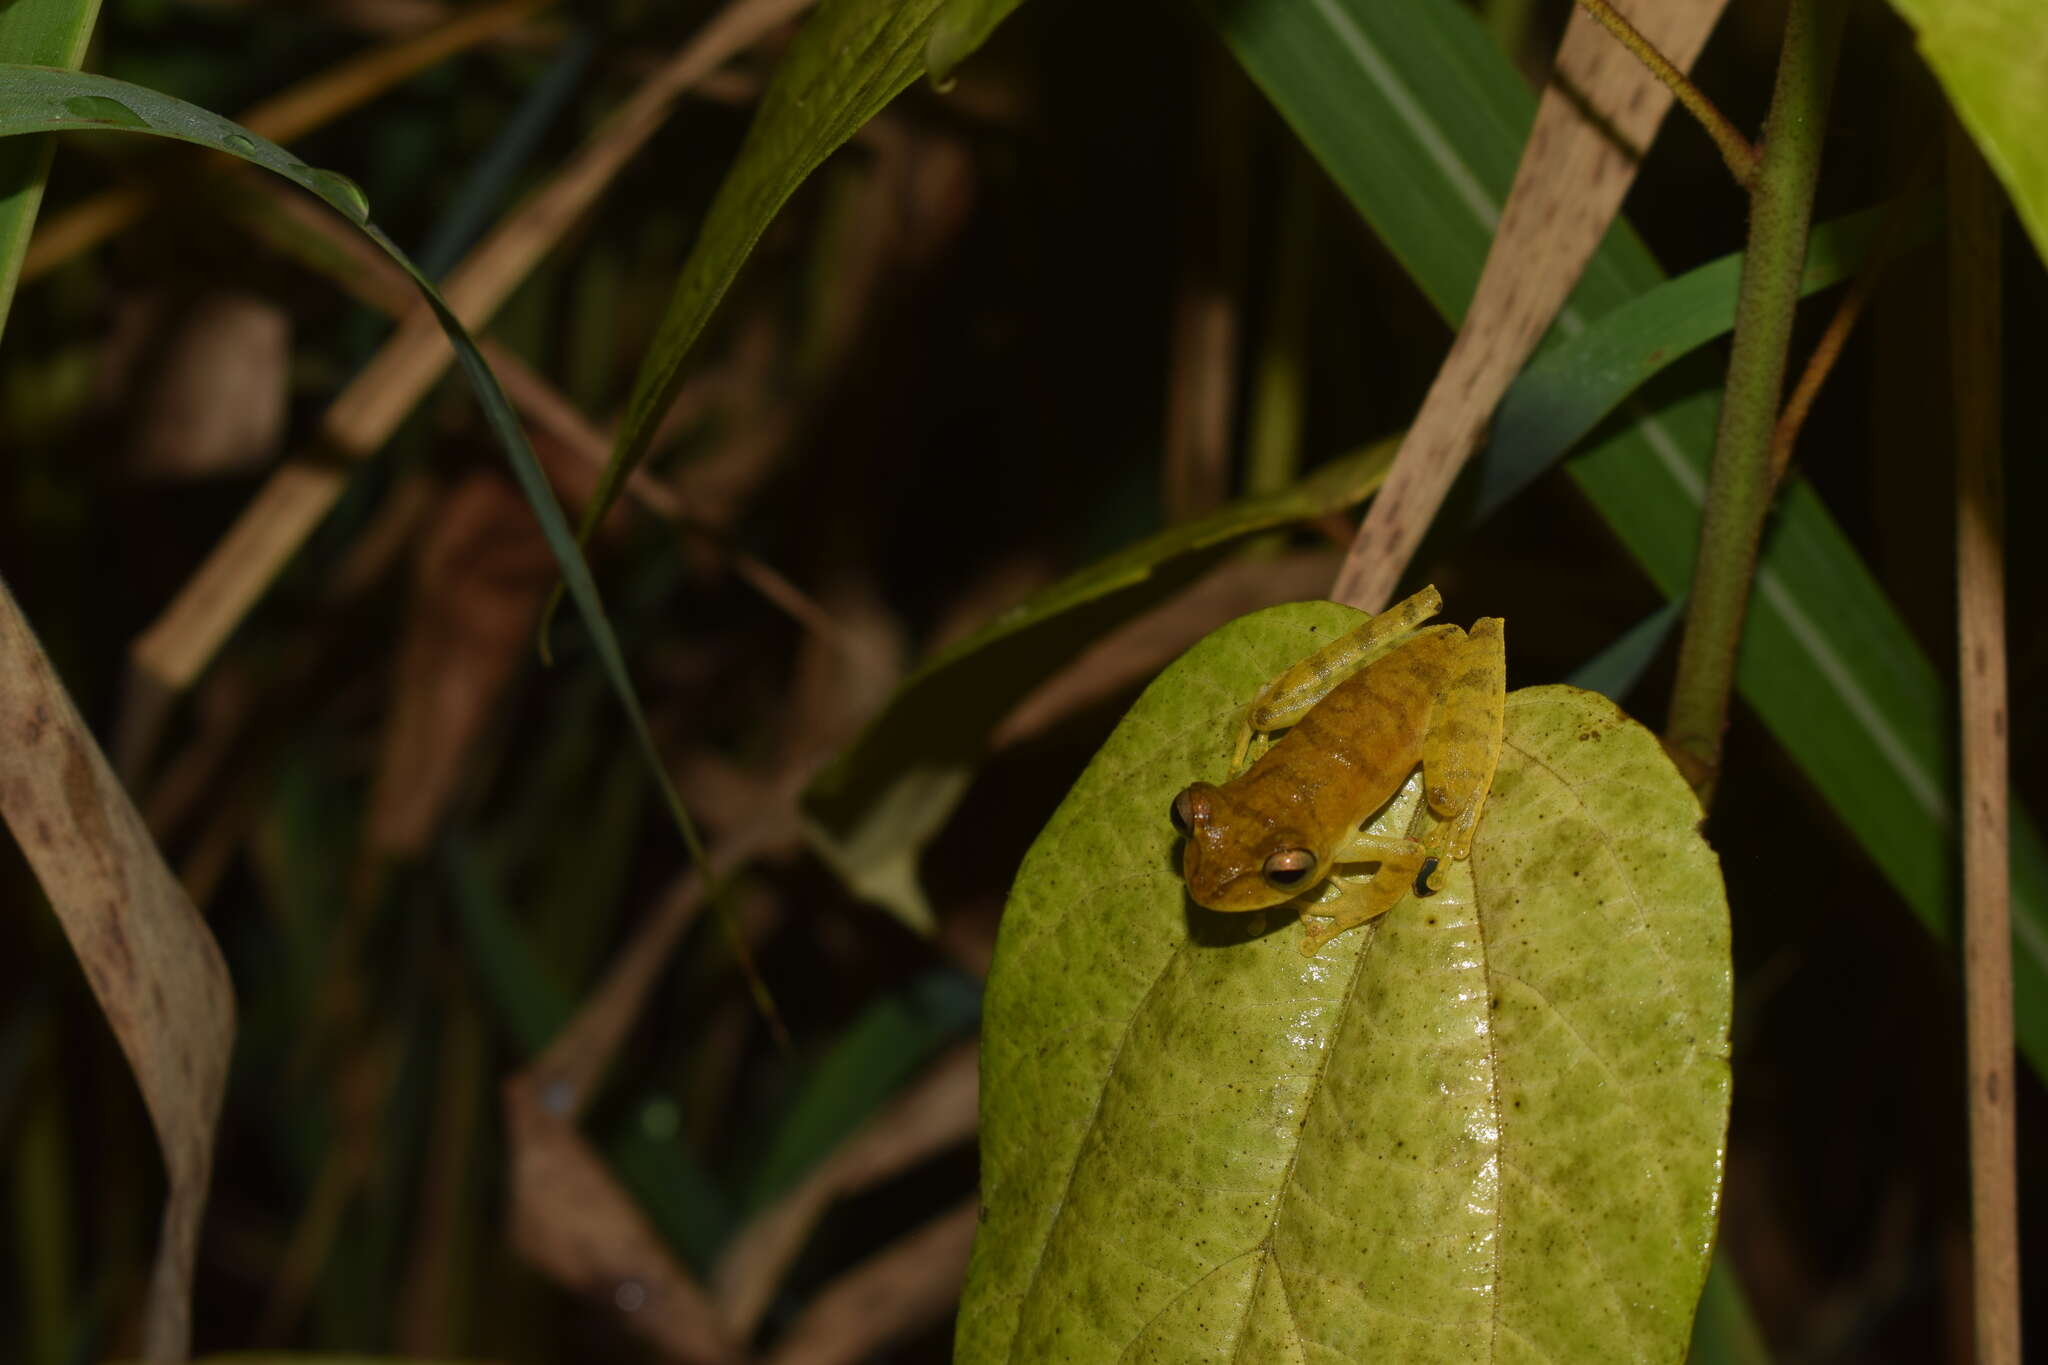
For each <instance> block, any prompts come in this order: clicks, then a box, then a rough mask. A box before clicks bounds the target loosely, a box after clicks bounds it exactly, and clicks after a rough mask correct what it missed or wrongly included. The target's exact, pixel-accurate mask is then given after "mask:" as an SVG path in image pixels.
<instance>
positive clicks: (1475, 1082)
mask: <svg viewBox="0 0 2048 1365" xmlns="http://www.w3.org/2000/svg"><path fill="white" fill-rule="evenodd" d="M1356 619H1358V618H1357V614H1356V613H1353V612H1350V611H1347V610H1346V609H1344V608H1341V607H1337V606H1333V605H1330V604H1327V603H1318V604H1297V605H1294V606H1288V607H1279V608H1274V609H1271V610H1268V611H1265V612H1260V613H1257V614H1255V615H1253V616H1249V617H1245V618H1243V619H1241V620H1239V621H1236V622H1233V623H1232V624H1231V625H1229V626H1226V627H1225V628H1223V629H1222V630H1220V631H1217V632H1216V633H1214V634H1212V635H1210V636H1209V637H1208V638H1207V639H1205V640H1203V641H1202V642H1201V643H1200V644H1198V645H1197V646H1196V647H1195V648H1194V649H1192V650H1190V651H1189V652H1188V653H1187V654H1186V655H1185V656H1183V657H1182V659H1181V660H1180V661H1179V662H1177V663H1176V664H1174V665H1173V666H1172V667H1171V668H1169V669H1167V670H1166V671H1165V673H1163V674H1162V675H1161V676H1160V677H1159V679H1158V680H1157V681H1155V682H1154V683H1153V685H1152V686H1151V687H1150V688H1149V689H1148V690H1147V691H1146V692H1145V694H1144V696H1143V697H1141V698H1140V700H1139V701H1138V703H1137V704H1136V705H1135V706H1134V707H1133V708H1132V709H1131V711H1130V713H1129V714H1128V715H1127V716H1126V717H1125V719H1124V721H1123V723H1122V724H1121V725H1120V726H1119V727H1118V729H1117V731H1116V732H1115V734H1114V735H1112V736H1111V738H1110V739H1109V741H1108V742H1107V743H1106V744H1105V745H1104V746H1103V748H1102V750H1101V751H1100V753H1098V755H1097V756H1096V758H1095V760H1094V762H1093V763H1092V764H1091V765H1090V766H1089V768H1088V770H1087V771H1086V772H1085V773H1084V774H1083V775H1082V777H1081V779H1080V781H1079V782H1077V783H1076V784H1075V786H1074V788H1073V790H1072V791H1071V792H1070V793H1069V795H1068V797H1067V799H1066V801H1065V802H1064V803H1063V804H1062V805H1061V807H1060V809H1059V811H1058V812H1057V813H1056V814H1055V815H1054V817H1053V819H1052V821H1051V823H1049V824H1048V825H1047V827H1046V829H1045V831H1044V833H1043V834H1041V835H1040V837H1039V839H1038V841H1037V843H1036V844H1035V845H1034V846H1033V848H1032V850H1031V853H1030V855H1029V856H1028V857H1027V859H1026V860H1025V864H1024V868H1023V870H1022V872H1021V873H1020V874H1019V877H1018V880H1017V884H1016V887H1015V889H1014V890H1013V892H1012V895H1011V900H1010V903H1009V907H1008V909H1007V911H1006V912H1005V916H1004V921H1003V928H1002V935H1001V938H1000V940H999V943H998V946H997V954H996V963H995V968H994V971H993V973H992V975H991V977H990V981H989V991H988V997H987V1004H986V1011H987V1013H986V1025H987V1027H986V1039H987V1041H986V1044H985V1052H984V1062H983V1082H984V1083H983V1091H982V1093H983V1115H982V1119H983V1122H982V1141H983V1148H982V1151H983V1156H982V1163H983V1164H982V1176H983V1202H984V1208H985V1222H984V1224H983V1228H982V1233H981V1236H980V1238H979V1239H978V1240H977V1242H976V1246H975V1253H974V1261H973V1265H972V1268H971V1270H970V1276H969V1284H968V1289H967V1296H966V1300H965V1303H964V1305H963V1308H962V1311H961V1319H960V1333H959V1341H958V1348H957V1351H958V1353H957V1357H956V1358H958V1359H960V1360H962V1361H964V1362H972V1363H973V1365H983V1363H984V1362H991V1361H1046V1360H1090V1361H1093V1360H1147V1361H1173V1362H1187V1361H1194V1360H1216V1361H1226V1360H1260V1361H1308V1360H1317V1361H1359V1362H1364V1361H1376V1360H1401V1361H1406V1362H1425V1363H1426V1362H1433V1361H1445V1362H1452V1361H1455V1362H1470V1361H1481V1360H1539V1359H1551V1360H1576V1361H1598V1360H1678V1359H1680V1358H1681V1357H1682V1356H1683V1354H1684V1351H1685V1346H1686V1341H1687V1333H1688V1330H1689V1328H1690V1325H1691V1321H1692V1314H1693V1306H1694V1304H1695V1302H1696V1301H1697V1299H1698V1296H1699V1290H1700V1285H1701V1283H1702V1281H1703V1279H1704V1277H1705V1274H1706V1269H1707V1258H1708V1249H1709V1246H1710V1243H1711V1241H1712V1237H1713V1230H1714V1221H1715V1213H1716V1207H1717V1202H1718V1191H1719V1183H1720V1167H1721V1144H1722V1139H1723V1134H1724V1132H1725V1128H1726V1118H1727V1101H1728V1067H1727V1036H1728V1034H1727V1031H1728V1018H1729V965H1728V930H1727V914H1726V904H1725V900H1724V897H1723V894H1722V891H1721V884H1720V875H1719V870H1718V867H1717V865H1716V862H1715V859H1714V856H1713V854H1712V853H1711V852H1710V851H1709V850H1708V849H1707V848H1706V845H1705V844H1704V842H1703V841H1702V840H1701V839H1700V837H1699V834H1698V831H1697V824H1698V820H1699V808H1698V806H1697V804H1696V803H1695V801H1694V800H1693V798H1692V795H1691V792H1690V790H1689V789H1688V788H1687V787H1686V785H1685V783H1684V782H1683V781H1682V780H1681V779H1680V778H1679V776H1678V774H1677V773H1676V771H1675V770H1673V769H1672V767H1671V765H1670V763H1669V762H1668V761H1667V760H1666V759H1665V758H1664V756H1663V753H1662V751H1661V749H1660V748H1659V747H1658V745H1657V742H1656V740H1655V739H1654V738H1653V737H1652V736H1651V735H1649V734H1648V733H1647V732H1646V731H1644V730H1643V729H1642V728H1641V727H1640V726H1637V725H1636V724H1635V723H1634V722H1633V721H1630V720H1628V719H1627V718H1626V717H1625V716H1623V715H1622V714H1621V713H1620V712H1619V711H1618V710H1617V709H1616V708H1615V707H1614V706H1613V705H1612V704H1611V703H1609V702H1607V701H1606V700H1605V699H1603V698H1600V697H1597V696H1594V695H1592V694H1590V693H1584V692H1580V691H1577V690H1576V689H1572V688H1564V687H1548V688H1537V689H1529V690H1526V691H1522V692H1518V693H1514V694H1512V695H1511V696H1510V698H1509V703H1508V719H1507V727H1508V729H1507V735H1508V738H1507V743H1506V746H1505V751H1504V753H1503V757H1502V762H1501V767H1500V770H1499V774H1498V776H1497V778H1496V781H1495V785H1494V789H1493V796H1492V799H1491V801H1490V802H1489V805H1488V808H1487V813H1486V817H1485V820H1484V822H1483V823H1482V825H1481V827H1480V832H1479V840H1478V843H1477V844H1476V845H1475V848H1474V851H1473V856H1472V859H1471V861H1470V863H1469V864H1462V865H1457V866H1455V867H1454V868H1453V871H1452V874H1451V876H1450V877H1449V879H1448V882H1447V885H1446V887H1445V889H1444V890H1443V891H1442V892H1441V893H1440V894H1438V895H1437V896H1435V897H1432V898H1430V899H1428V900H1426V901H1424V900H1415V899H1413V898H1411V899H1409V900H1407V901H1404V902H1403V903H1401V904H1400V905H1398V906H1397V907H1396V908H1395V909H1394V910H1393V911H1392V912H1391V913H1389V914H1388V915H1387V916H1386V917H1385V918H1384V919H1382V920H1380V921H1379V922H1378V923H1377V924H1376V925H1374V926H1370V927H1368V928H1366V929H1364V930H1360V931H1355V932H1353V933H1350V934H1346V935H1344V936H1342V937H1341V938H1338V939H1336V940H1335V941H1333V942H1332V943H1331V944H1330V945H1329V946H1327V947H1326V948H1325V949H1324V950H1323V952H1322V953H1321V954H1320V955H1319V956H1317V957H1314V958H1304V957H1302V956H1301V954H1300V952H1299V951H1298V948H1297V946H1296V945H1297V940H1298V938H1299V928H1298V926H1297V925H1296V924H1295V923H1294V922H1293V919H1292V917H1291V916H1282V915H1280V914H1277V913H1276V914H1273V915H1271V916H1269V917H1268V918H1269V919H1271V921H1272V922H1271V923H1268V924H1267V925H1266V926H1265V932H1263V933H1262V934H1258V933H1254V932H1251V931H1252V930H1254V929H1255V928H1256V926H1255V925H1253V924H1252V923H1251V920H1252V919H1253V918H1254V917H1235V916H1223V915H1217V914H1213V913H1211V912H1208V911H1204V910H1200V909H1198V908H1195V907H1193V906H1192V905H1191V903H1190V902H1189V901H1188V899H1187V897H1186V895H1185V891H1184V889H1183V887H1182V885H1181V882H1180V879H1179V876H1178V871H1177V861H1176V859H1177V853H1178V848H1177V844H1176V840H1175V836H1174V834H1173V831H1172V829H1171V827H1170V825H1169V823H1168V821H1167V819H1166V811H1167V806H1168V804H1169V802H1170V801H1171V799H1172V797H1173V795H1174V793H1175V792H1176V791H1177V790H1178V789H1179V788H1180V787H1181V786H1183V785H1184V784H1185V783H1187V782H1188V781H1189V780H1190V779H1192V778H1196V777H1203V778H1209V779H1212V780H1213V779H1217V778H1220V777H1222V776H1224V768H1225V766H1226V762H1227V759H1228V756H1229V753H1230V749H1231V740H1232V738H1233V736H1234V733H1235V727H1236V726H1237V724H1238V722H1239V719H1240V718H1241V716H1242V714H1243V712H1242V708H1243V707H1244V705H1245V704H1246V703H1247V702H1248V700H1249V699H1250V698H1251V696H1252V695H1254V693H1255V692H1256V691H1257V690H1258V688H1259V686H1260V685H1261V684H1262V683H1264V682H1265V681H1266V680H1267V679H1269V678H1270V677H1271V676H1272V675H1273V674H1275V673H1277V672H1278V671H1280V670H1281V669H1282V668H1283V667H1285V666H1286V665H1287V664H1289V663H1291V662H1293V661H1294V660H1295V659H1297V658H1299V657H1301V656H1302V655H1303V654H1304V653H1306V652H1307V650H1308V649H1309V648H1312V647H1313V646H1314V644H1315V643H1316V642H1317V641H1319V640H1324V639H1328V638H1329V636H1330V633H1332V632H1335V631H1341V630H1343V629H1345V628H1347V627H1348V625H1349V623H1351V622H1353V621H1355V620H1356ZM1510 630H1511V631H1512V623H1510ZM1413 801H1414V788H1413V786H1412V785H1411V788H1410V791H1409V793H1408V794H1407V795H1405V796H1404V797H1403V798H1401V799H1399V800H1397V802H1396V804H1395V810H1394V813H1393V816H1392V818H1391V819H1383V820H1382V822H1381V827H1382V828H1387V827H1390V826H1392V825H1393V824H1394V823H1396V822H1398V823H1399V824H1402V825H1405V824H1406V821H1407V818H1408V812H1409V811H1410V810H1412V806H1413Z"/></svg>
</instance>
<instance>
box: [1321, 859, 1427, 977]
mask: <svg viewBox="0 0 2048 1365" xmlns="http://www.w3.org/2000/svg"><path fill="white" fill-rule="evenodd" d="M1338 856H1339V857H1340V858H1341V859H1343V860H1344V861H1347V862H1378V863H1379V870H1378V871H1377V872H1374V873H1373V874H1372V875H1371V876H1369V877H1362V878H1360V877H1342V876H1335V877H1332V878H1330V886H1331V887H1333V888H1334V890H1332V891H1327V892H1325V893H1324V895H1323V896H1322V898H1321V899H1319V900H1318V901H1317V902H1316V903H1314V904H1313V905H1304V906H1303V907H1302V935H1301V955H1302V956H1303V957H1314V956H1315V955H1316V952H1317V950H1318V949H1320V948H1321V947H1322V946H1323V945H1324V944H1325V943H1328V942H1329V941H1330V940H1331V939H1333V938H1335V937H1337V936H1338V935H1339V934H1342V933H1345V932H1347V931H1348V930H1351V929H1356V928H1357V927H1358V926H1359V925H1361V924H1364V923H1367V922H1368V921H1370V920H1375V919H1378V918H1379V917H1380V916H1381V915H1384V914H1386V913H1387V911H1389V910H1391V909H1393V908H1394V907H1395V906H1396V905H1399V904H1400V903H1401V901H1402V900H1403V899H1404V898H1405V897H1407V896H1408V895H1409V894H1410V893H1411V892H1413V891H1414V889H1415V887H1416V885H1417V883H1418V879H1419V878H1420V877H1421V876H1422V875H1423V868H1424V866H1425V864H1426V863H1427V862H1428V861H1429V855H1428V853H1427V852H1425V851H1424V849H1423V847H1422V845H1421V844H1418V843H1416V842H1415V841H1414V840H1413V839H1396V838H1390V837H1387V836H1385V835H1375V834H1360V835H1358V836H1356V837H1355V838H1353V839H1352V840H1350V841H1349V842H1347V843H1346V844H1345V845H1344V847H1343V849H1342V850H1341V851H1340V852H1339V855H1338ZM1311 917H1313V918H1314V920H1315V921H1317V922H1311Z"/></svg>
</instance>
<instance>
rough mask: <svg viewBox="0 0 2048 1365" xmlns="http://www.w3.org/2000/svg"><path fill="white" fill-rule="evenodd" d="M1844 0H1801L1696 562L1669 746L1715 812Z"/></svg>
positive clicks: (1754, 195) (1766, 155)
mask: <svg viewBox="0 0 2048 1365" xmlns="http://www.w3.org/2000/svg"><path fill="white" fill-rule="evenodd" d="M1844 9H1845V0H1792V5H1791V8H1790V11H1789V12H1788V13H1787V15H1786V18H1785V45H1784V49H1783V51H1782V53H1781V54H1780V57H1779V60H1778V78H1777V88H1776V90H1775V91H1774V92H1773V94H1772V96H1771V112H1770V116H1769V118H1768V120H1767V121H1766V122H1765V125H1764V146H1763V155H1762V157H1761V159H1760V160H1759V161H1758V163H1757V173H1756V181H1755V184H1754V185H1753V186H1752V188H1751V191H1750V214H1749V244H1748V248H1747V250H1746V251H1745V252H1744V254H1743V263H1742V283H1741V287H1740V290H1739V292H1738V294H1737V298H1736V310H1735V335H1734V341H1733V345H1732V347H1731V350H1730V353H1729V358H1728V383H1727V388H1726V390H1725V391H1724V392H1723V394H1722V398H1721V423H1720V428H1719V430H1718V431H1717V433H1716V435H1715V441H1714V461H1713V467H1712V469H1711V470H1710V472H1709V474H1708V477H1707V495H1706V508H1705V511H1704V514H1703V515H1702V517H1701V521H1700V548H1699V556H1698V558H1697V559H1696V560H1695V561H1694V564H1693V577H1692V589H1691V599H1690V601H1691V605H1690V607H1689V608H1688V610H1687V612H1686V618H1685V637H1684V640H1683V642H1682V643H1681V644H1680V646H1679V652H1678V678H1677V682H1676V683H1675V685H1674V686H1673V688H1672V693H1671V719H1670V730H1669V734H1668V736H1667V744H1668V747H1669V748H1670V749H1671V750H1672V752H1673V754H1674V756H1676V757H1677V758H1678V759H1679V761H1680V765H1681V766H1682V767H1683V768H1685V769H1686V777H1687V779H1688V780H1690V781H1691V783H1692V785H1693V789H1694V790H1695V791H1697V792H1699V794H1700V800H1701V803H1702V804H1703V805H1708V806H1711V805H1712V803H1713V790H1714V782H1715V779H1716V777H1717V776H1718V774H1719V770H1720V766H1721V732H1722V731H1723V730H1724V729H1725V728H1726V727H1727V723H1728V696H1729V692H1730V690H1731V689H1732V687H1733V686H1734V681H1735V651H1736V647H1737V645H1738V644H1739V643H1740V642H1741V639H1742V625H1743V619H1744V617H1745V615H1746V614H1747V612H1748V609H1749V591H1750V586H1751V582H1752V580H1753V579H1754V577H1755V574H1756V553H1757V542H1758V539H1759V538H1760V536H1761V535H1762V532H1763V522H1764V514H1765V513H1766V512H1767V511H1768V510H1769V509H1770V503H1771V491H1772V486H1771V435H1772V432H1773V431H1774V430H1775V428H1776V426H1777V420H1778V397H1779V394H1780V393H1781V392H1782V390H1783V388H1784V382H1785V356H1786V351H1787V350H1788V348H1789V347H1790V344H1791V340H1792V319H1793V313H1794V310H1795V309H1796V308H1797V306H1798V302H1799V274H1800V271H1801V269H1802V268H1803V267H1804V266H1805V263H1806V236H1807V228H1808V225H1809V224H1810V222H1811V221H1812V217H1813V189H1814V183H1815V181H1816V180H1817V179H1818V178H1819V175H1820V149H1821V139H1822V131H1823V125H1824V124H1825V122H1826V115H1827V107H1828V95H1829V93H1830V90H1831V88H1832V86H1833V83H1834V74H1835V58H1836V55H1837V53H1838V52H1839V50H1840V47H1841V36H1842V19H1843V11H1844Z"/></svg>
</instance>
